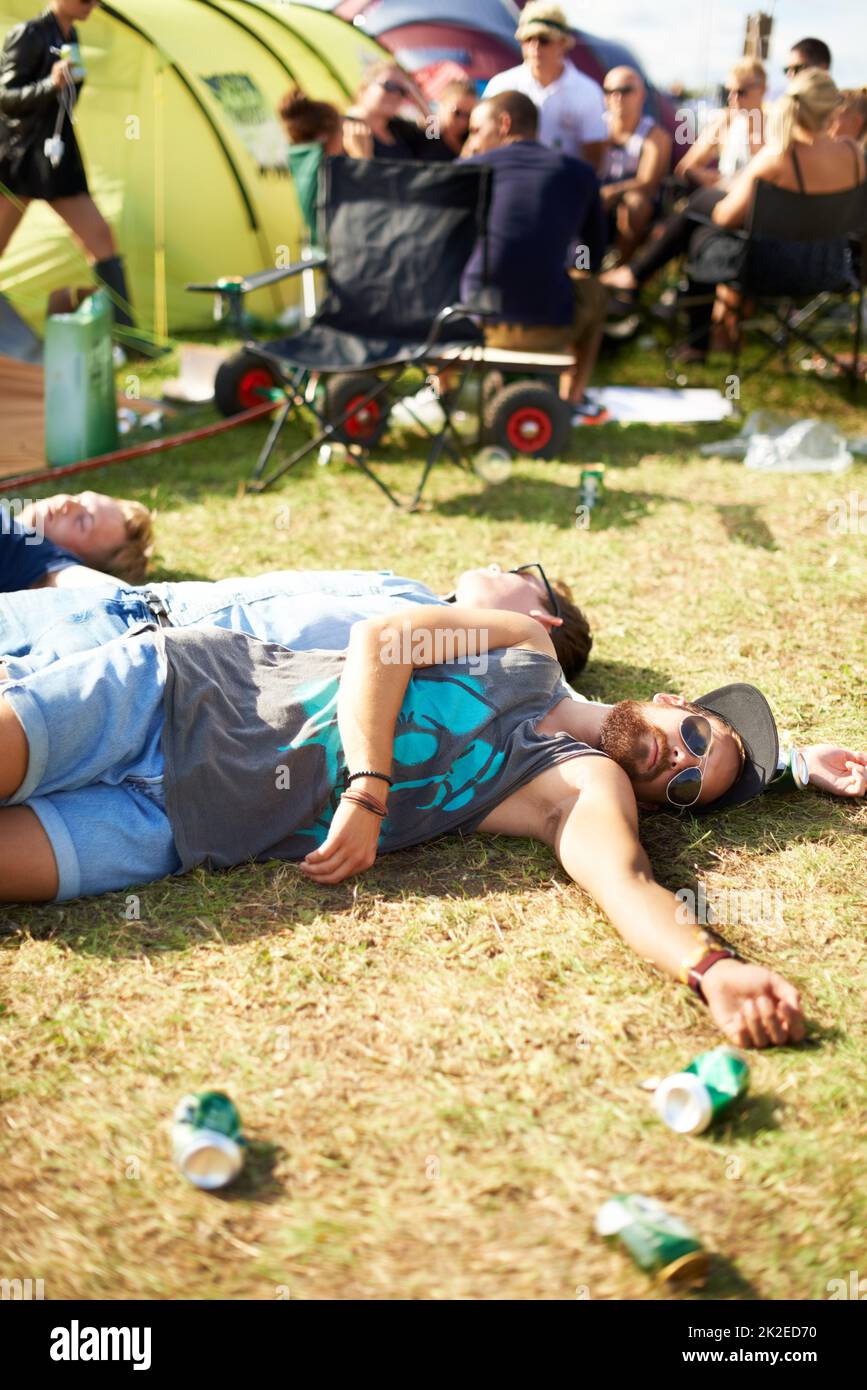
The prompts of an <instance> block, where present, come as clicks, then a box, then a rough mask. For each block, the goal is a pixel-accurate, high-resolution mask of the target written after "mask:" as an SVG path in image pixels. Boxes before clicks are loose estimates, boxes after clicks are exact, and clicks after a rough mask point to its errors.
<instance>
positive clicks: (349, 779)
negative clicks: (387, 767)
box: [343, 771, 394, 787]
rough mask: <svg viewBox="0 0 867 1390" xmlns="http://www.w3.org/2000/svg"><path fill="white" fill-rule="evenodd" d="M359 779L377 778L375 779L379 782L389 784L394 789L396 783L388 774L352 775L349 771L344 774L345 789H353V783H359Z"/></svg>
mask: <svg viewBox="0 0 867 1390" xmlns="http://www.w3.org/2000/svg"><path fill="white" fill-rule="evenodd" d="M359 777H375V778H376V779H377V781H379V782H387V783H388V785H389V786H390V787H393V786H394V782H393V781H392V779H391V778H390V777H389V776H388V775H387V774H386V773H384V772H353V773H350V772H349V771H346V772H344V774H343V785H344V787H351V786H352V783H353V782H355V781H357V779H358V778H359Z"/></svg>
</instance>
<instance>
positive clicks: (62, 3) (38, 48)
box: [0, 0, 133, 329]
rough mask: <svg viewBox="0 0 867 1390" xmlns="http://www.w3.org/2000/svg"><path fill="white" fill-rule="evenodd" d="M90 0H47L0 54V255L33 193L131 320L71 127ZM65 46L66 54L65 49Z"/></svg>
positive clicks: (111, 244)
mask: <svg viewBox="0 0 867 1390" xmlns="http://www.w3.org/2000/svg"><path fill="white" fill-rule="evenodd" d="M97 8H98V4H97V2H96V0H52V3H51V4H50V5H49V6H48V8H47V9H45V10H44V11H43V12H42V14H41V15H39V16H38V18H36V19H31V20H27V21H26V22H25V23H23V24H16V25H15V26H14V27H13V28H12V29H10V30H9V32H8V34H7V35H6V40H5V42H4V44H3V51H2V54H0V256H2V255H3V252H4V250H5V249H6V247H7V246H8V244H9V241H10V239H11V237H12V235H13V233H14V232H15V230H16V229H17V227H18V224H19V223H20V221H21V219H22V217H23V216H24V214H25V212H26V211H27V208H28V207H29V206H30V204H31V203H32V202H33V201H34V200H37V201H39V200H42V201H44V202H46V203H48V205H49V206H50V207H51V208H52V209H53V210H54V212H56V213H57V215H58V217H60V218H61V219H62V220H63V221H64V222H65V223H66V225H67V227H68V228H69V230H70V231H71V232H72V234H73V236H74V237H75V239H76V240H77V241H78V242H80V243H81V245H82V246H83V247H84V250H85V252H86V254H87V257H88V260H89V262H90V265H91V267H92V268H93V271H94V274H95V276H96V278H97V280H98V281H99V282H100V283H101V284H102V285H103V286H105V287H106V288H107V289H108V291H109V293H110V295H111V299H112V303H113V306H114V317H115V322H116V323H117V324H119V325H120V326H121V327H123V328H127V329H129V328H132V327H133V319H132V316H131V313H130V296H129V290H128V288H127V283H126V274H125V271H124V267H123V261H122V260H121V259H120V257H119V255H118V250H117V246H116V244H115V239H114V233H113V232H112V230H111V227H110V226H109V225H108V223H107V222H106V220H105V218H104V217H103V215H102V213H101V212H100V211H99V209H98V208H97V206H96V204H95V203H94V201H93V199H92V197H91V196H90V190H89V188H88V183H87V174H86V172H85V168H84V163H83V160H82V157H81V152H80V150H79V147H78V141H77V139H76V135H75V124H74V113H75V106H76V103H77V101H78V99H79V96H80V94H81V90H82V87H83V86H84V80H85V73H84V67H83V65H82V60H81V53H80V49H79V46H78V34H77V31H76V29H75V25H76V24H78V23H81V22H83V21H85V20H87V19H89V18H90V17H91V15H92V14H93V13H94V11H95V10H96V9H97ZM67 50H71V54H72V56H71V57H69V56H64V55H65V54H66V52H67Z"/></svg>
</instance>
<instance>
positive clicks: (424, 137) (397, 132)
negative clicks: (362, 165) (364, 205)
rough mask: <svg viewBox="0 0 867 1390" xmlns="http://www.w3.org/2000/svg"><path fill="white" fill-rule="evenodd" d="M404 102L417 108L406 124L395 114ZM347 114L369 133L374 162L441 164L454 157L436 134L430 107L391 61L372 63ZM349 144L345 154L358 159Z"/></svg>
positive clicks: (405, 75)
mask: <svg viewBox="0 0 867 1390" xmlns="http://www.w3.org/2000/svg"><path fill="white" fill-rule="evenodd" d="M408 102H409V103H411V104H412V105H413V106H415V108H416V109H417V111H418V114H419V118H420V119H419V120H418V121H408V120H406V119H405V117H403V116H400V115H398V112H399V111H400V109H401V107H403V106H405V105H406V104H407V103H408ZM349 115H350V116H351V117H354V118H355V119H356V120H358V121H361V122H363V124H364V125H366V126H367V128H368V130H369V131H370V133H371V136H372V137H373V147H372V148H373V158H374V159H420V160H431V161H433V162H440V163H442V162H443V161H447V160H450V159H453V158H454V154H453V152H452V150H451V149H450V148H449V147H448V145H446V144H445V142H444V141H443V140H441V139H440V138H439V137H438V135H437V133H436V128H435V124H434V121H433V118H432V116H431V113H430V108H429V106H428V104H427V102H426V101H425V99H424V97H423V96H422V93H421V91H420V90H419V88H418V87H417V86H416V84H415V82H413V80H412V78H411V77H410V76H409V74H408V73H406V72H404V71H403V69H402V68H400V67H398V65H397V63H395V62H394V61H392V62H382V63H376V64H374V66H373V67H372V68H370V70H369V71H368V72H366V73H365V75H364V81H363V82H362V85H361V87H360V88H359V91H358V96H357V97H356V99H355V102H354V104H353V106H352V108H351V109H350V111H349ZM344 143H346V142H344ZM351 143H352V142H350V143H347V144H346V153H347V154H350V155H353V156H355V157H359V153H358V151H357V150H356V149H355V148H354V145H353V147H352V148H350V144H351Z"/></svg>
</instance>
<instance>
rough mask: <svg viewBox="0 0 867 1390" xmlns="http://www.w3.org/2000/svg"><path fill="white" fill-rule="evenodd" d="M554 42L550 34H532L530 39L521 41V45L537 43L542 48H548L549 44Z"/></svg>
mask: <svg viewBox="0 0 867 1390" xmlns="http://www.w3.org/2000/svg"><path fill="white" fill-rule="evenodd" d="M553 42H554V40H553V39H552V38H551V35H550V34H531V35H530V37H529V38H526V39H522V40H521V43H537V44H539V45H540V47H542V48H547V47H548V44H549V43H553Z"/></svg>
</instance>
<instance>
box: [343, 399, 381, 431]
mask: <svg viewBox="0 0 867 1390" xmlns="http://www.w3.org/2000/svg"><path fill="white" fill-rule="evenodd" d="M347 410H351V411H352V414H351V415H350V416H349V418H348V420H347V421H346V423H345V425H343V426H342V428H343V429H344V430H345V432H346V433H347V434H348V435H349V438H350V439H370V437H371V436H372V435H374V434H375V433H376V430H377V427H378V426H379V422H380V419H381V411H380V409H379V401H369V400H368V399H367V397H366V396H353V397H352V400H351V401H347V402H346V405H345V406H344V408H343V413H344V414H345V413H346V411H347Z"/></svg>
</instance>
